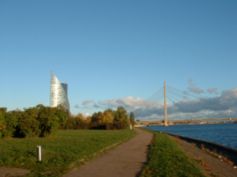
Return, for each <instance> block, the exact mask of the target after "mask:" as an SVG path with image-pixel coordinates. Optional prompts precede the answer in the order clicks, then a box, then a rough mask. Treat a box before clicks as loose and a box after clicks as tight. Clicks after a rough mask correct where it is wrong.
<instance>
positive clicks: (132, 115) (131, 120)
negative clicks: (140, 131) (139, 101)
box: [129, 112, 135, 127]
mask: <svg viewBox="0 0 237 177" xmlns="http://www.w3.org/2000/svg"><path fill="white" fill-rule="evenodd" d="M129 120H130V124H131V125H132V127H134V125H135V114H134V113H133V112H131V113H130V115H129Z"/></svg>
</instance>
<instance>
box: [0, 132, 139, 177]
mask: <svg viewBox="0 0 237 177" xmlns="http://www.w3.org/2000/svg"><path fill="white" fill-rule="evenodd" d="M133 135H134V132H133V131H129V130H114V131H109V130H106V131H103V130H98V131H97V130H75V131H74V130H64V131H59V132H58V133H56V134H55V135H52V136H51V137H48V138H26V139H13V138H12V139H2V140H0V166H8V167H11V166H12V167H21V168H26V169H29V170H30V171H31V173H30V174H29V176H30V177H40V176H42V177H43V176H44V177H47V176H51V177H58V176H62V175H63V173H65V172H66V170H68V169H69V168H72V167H73V166H76V165H80V164H81V163H83V162H84V161H86V160H88V159H90V158H92V157H93V156H95V155H96V154H98V153H99V152H101V151H103V150H105V149H106V148H109V147H111V146H113V145H115V144H118V143H121V142H123V141H125V140H127V139H129V138H131V137H132V136H133ZM37 145H42V149H43V161H42V162H41V163H39V162H37V158H36V157H37V152H36V146H37Z"/></svg>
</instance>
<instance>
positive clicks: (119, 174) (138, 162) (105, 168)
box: [63, 129, 152, 177]
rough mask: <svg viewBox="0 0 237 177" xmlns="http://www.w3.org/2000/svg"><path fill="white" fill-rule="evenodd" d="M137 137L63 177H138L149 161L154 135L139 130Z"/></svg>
mask: <svg viewBox="0 0 237 177" xmlns="http://www.w3.org/2000/svg"><path fill="white" fill-rule="evenodd" d="M136 131H137V135H136V136H135V137H134V138H132V139H131V140H129V141H127V142H125V143H123V144H121V145H119V146H118V147H116V148H115V149H112V150H110V151H108V152H106V153H105V154H103V155H102V156H99V157H98V158H96V159H94V160H92V161H89V162H88V163H87V164H85V165H82V166H81V167H80V168H75V169H73V170H72V171H70V172H69V173H68V174H66V175H64V176H63V177H136V176H137V175H138V174H139V172H140V171H141V169H142V167H143V165H144V163H145V162H146V160H147V151H148V145H149V144H150V143H151V140H152V133H149V132H146V131H144V130H141V129H137V130H136Z"/></svg>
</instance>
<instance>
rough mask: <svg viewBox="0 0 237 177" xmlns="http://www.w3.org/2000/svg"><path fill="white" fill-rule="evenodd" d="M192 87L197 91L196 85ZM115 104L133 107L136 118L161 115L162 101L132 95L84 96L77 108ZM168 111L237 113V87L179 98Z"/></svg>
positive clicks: (176, 115) (177, 115) (179, 115)
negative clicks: (104, 97) (87, 97)
mask: <svg viewBox="0 0 237 177" xmlns="http://www.w3.org/2000/svg"><path fill="white" fill-rule="evenodd" d="M194 90H196V91H198V89H194ZM210 92H213V93H215V94H216V92H217V90H216V89H212V90H210ZM199 93H201V90H199ZM118 106H123V107H124V108H126V109H127V110H128V111H130V112H131V111H133V112H134V113H135V115H136V117H137V118H138V119H162V118H163V105H162V104H161V103H159V102H155V101H149V100H144V99H142V98H139V97H132V96H128V97H125V98H118V99H108V100H103V101H99V102H95V101H93V100H85V101H83V102H82V103H81V104H80V105H77V108H78V109H83V108H87V109H88V108H90V109H96V110H104V109H108V108H110V109H116V108H117V107H118ZM168 112H169V117H170V118H173V119H186V118H209V117H214V118H218V117H228V116H232V117H237V88H236V89H232V90H227V91H223V92H222V93H221V94H220V96H215V97H207V98H199V99H190V100H188V99H183V100H180V101H178V102H175V103H174V104H169V105H168Z"/></svg>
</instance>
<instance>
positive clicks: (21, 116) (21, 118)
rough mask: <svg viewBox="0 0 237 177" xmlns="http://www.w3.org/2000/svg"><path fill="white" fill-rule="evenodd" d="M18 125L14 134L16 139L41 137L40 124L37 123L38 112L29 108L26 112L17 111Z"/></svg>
mask: <svg viewBox="0 0 237 177" xmlns="http://www.w3.org/2000/svg"><path fill="white" fill-rule="evenodd" d="M16 114H17V118H18V123H17V126H16V130H15V132H14V136H15V137H20V138H24V137H33V136H38V135H39V122H38V121H37V119H36V118H37V115H38V111H37V109H35V108H29V109H26V110H25V111H17V112H16Z"/></svg>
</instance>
